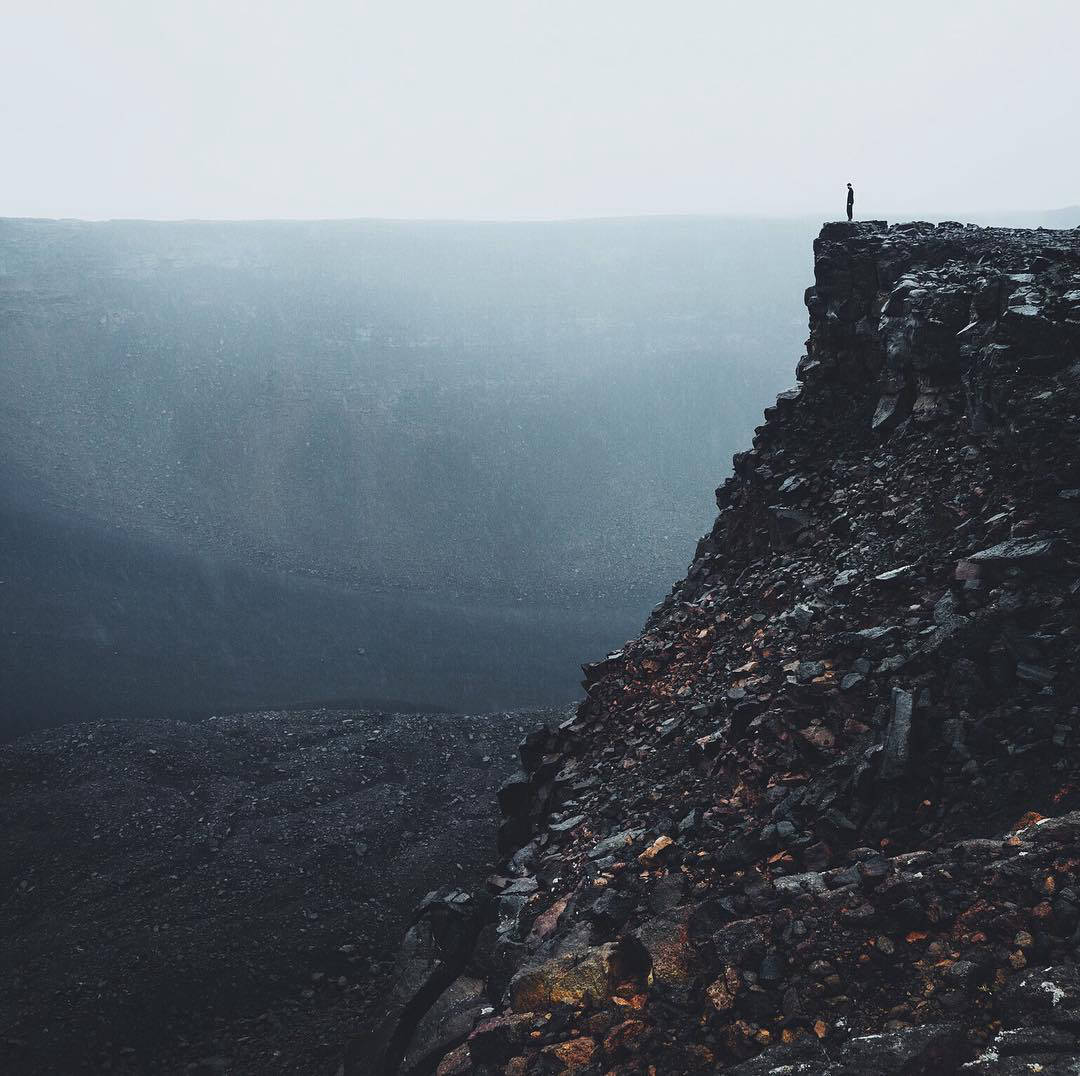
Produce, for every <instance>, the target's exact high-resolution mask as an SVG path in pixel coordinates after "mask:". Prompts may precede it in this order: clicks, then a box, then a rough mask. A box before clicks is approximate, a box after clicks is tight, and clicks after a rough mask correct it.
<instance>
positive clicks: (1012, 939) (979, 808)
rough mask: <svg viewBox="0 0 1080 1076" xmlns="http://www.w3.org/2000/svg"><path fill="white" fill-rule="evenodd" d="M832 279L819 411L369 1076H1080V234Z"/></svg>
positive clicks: (535, 758)
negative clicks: (720, 1074) (720, 1075)
mask: <svg viewBox="0 0 1080 1076" xmlns="http://www.w3.org/2000/svg"><path fill="white" fill-rule="evenodd" d="M814 253H815V267H814V277H815V282H814V285H813V286H812V287H811V288H810V289H809V290H808V291H807V294H806V304H807V307H808V309H809V314H810V338H809V341H808V345H807V353H806V355H805V356H804V358H803V359H802V360H801V361H800V362H799V364H798V371H797V376H798V381H799V386H798V387H797V388H796V389H793V390H791V391H789V392H786V393H784V394H782V395H781V396H780V397H779V398H778V400H777V402H776V405H775V406H774V407H771V408H770V409H769V410H768V411H767V412H766V421H765V423H764V425H762V426H761V427H759V428H758V430H757V433H756V436H755V438H754V442H753V447H752V448H751V449H750V450H748V451H746V452H743V453H740V454H739V455H738V456H736V457H735V469H734V471H735V473H734V475H733V477H732V478H730V479H729V480H728V481H727V482H725V484H724V485H723V486H721V488H720V489H719V490H718V491H717V504H718V506H719V509H720V514H719V516H718V517H717V520H716V523H715V526H714V527H713V529H712V531H711V532H710V533H709V534H708V535H706V536H705V537H704V538H703V539H702V540H701V541H700V543H699V544H698V547H697V551H696V555H695V557H694V560H693V563H692V564H691V566H690V568H689V571H688V573H687V576H686V578H685V579H684V580H683V581H682V582H680V583H679V584H677V585H676V586H675V588H674V589H673V592H672V593H671V595H670V596H669V597H668V598H667V599H666V600H665V601H664V602H663V604H662V606H660V607H659V608H658V609H657V610H656V611H655V612H654V614H653V615H652V616H651V617H650V619H649V620H648V622H647V623H646V625H645V628H644V630H643V632H642V633H641V635H640V636H639V637H638V638H637V639H635V640H633V641H631V642H629V643H627V645H626V646H625V647H624V648H623V649H622V650H621V651H619V652H617V653H613V654H611V655H609V656H608V657H607V658H606V659H604V660H603V661H600V662H598V663H596V664H593V665H589V666H586V667H585V676H586V679H585V688H586V698H585V699H584V701H583V702H582V703H581V705H580V706H579V708H578V709H577V712H576V714H575V715H574V716H573V717H571V718H570V719H568V720H566V721H564V722H562V723H561V724H559V725H558V726H556V727H554V728H550V729H541V730H536V731H533V732H532V733H530V734H529V735H528V736H527V737H526V739H525V740H524V741H523V743H522V744H521V747H520V761H521V769H520V770H519V771H518V772H517V773H515V774H514V775H512V776H511V777H510V778H509V779H508V780H507V781H506V783H505V784H504V785H503V786H502V788H501V790H500V793H499V798H500V803H501V807H502V810H503V813H504V816H505V818H504V821H503V823H502V826H501V829H500V833H499V850H500V857H501V858H500V860H499V864H498V866H497V869H496V870H495V871H494V872H493V873H492V874H491V876H490V878H489V879H488V882H487V885H486V886H485V887H484V888H483V889H479V890H475V891H472V892H468V893H466V892H462V891H459V890H453V889H451V890H442V891H440V892H438V893H435V894H432V895H430V896H429V897H428V898H427V899H426V900H425V902H424V903H423V904H422V905H421V906H420V907H419V908H418V910H417V913H416V919H415V922H414V924H413V925H412V927H411V929H410V931H409V932H408V934H407V935H406V937H405V941H404V942H403V944H402V947H401V949H400V952H399V955H398V958H397V961H398V962H397V971H396V972H395V980H396V988H395V995H394V997H393V999H392V1004H391V1012H390V1015H389V1017H388V1018H387V1019H386V1020H385V1021H384V1022H383V1023H382V1024H381V1025H380V1026H379V1027H378V1028H377V1029H372V1030H371V1031H370V1033H368V1034H365V1035H361V1036H356V1037H354V1039H353V1040H352V1042H351V1043H350V1045H349V1047H348V1049H347V1051H346V1056H345V1061H344V1071H345V1072H346V1073H410V1074H414V1076H420V1074H422V1073H432V1072H437V1073H438V1074H439V1076H465V1074H472V1076H488V1074H494V1073H506V1074H526V1073H528V1074H540V1073H544V1074H547V1073H560V1072H576V1073H582V1074H589V1073H595V1074H600V1073H606V1074H611V1076H631V1074H635V1076H638V1074H640V1076H645V1074H649V1076H658V1074H664V1076H668V1074H677V1073H698V1072H701V1073H705V1072H716V1071H730V1072H732V1073H738V1074H740V1076H759V1074H760V1076H765V1074H776V1076H780V1074H785V1076H794V1074H807V1076H809V1074H828V1076H841V1074H850V1076H856V1074H858V1076H866V1074H875V1073H878V1074H884V1073H906V1074H920V1073H921V1074H927V1076H929V1074H945V1073H961V1072H962V1073H971V1074H987V1076H989V1074H1003V1076H1004V1074H1008V1076H1012V1074H1020V1073H1025V1074H1026V1073H1029V1072H1041V1073H1048V1074H1049V1073H1059V1074H1060V1073H1077V1072H1080V743H1078V734H1080V705H1078V703H1080V683H1078V670H1077V660H1076V659H1077V643H1078V638H1080V600H1078V599H1080V447H1078V445H1080V234H1078V233H1077V232H1064V231H1043V230H1038V231H1016V230H1005V229H981V228H975V227H970V226H962V225H959V224H955V223H943V224H939V225H932V224H923V223H913V224H904V225H896V226H893V227H888V226H887V225H886V224H885V223H883V222H864V223H860V224H855V225H847V224H832V225H826V226H825V228H824V229H823V231H822V232H821V235H820V237H819V238H818V240H817V241H816V243H815V248H814Z"/></svg>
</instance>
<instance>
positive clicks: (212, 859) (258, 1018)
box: [0, 710, 565, 1074]
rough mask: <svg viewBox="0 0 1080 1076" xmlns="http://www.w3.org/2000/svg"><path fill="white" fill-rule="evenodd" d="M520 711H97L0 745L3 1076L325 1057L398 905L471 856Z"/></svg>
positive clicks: (267, 1067) (476, 866)
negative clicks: (141, 716)
mask: <svg viewBox="0 0 1080 1076" xmlns="http://www.w3.org/2000/svg"><path fill="white" fill-rule="evenodd" d="M564 716H565V715H564V714H562V713H560V712H559V711H554V712H551V713H537V712H530V713H528V714H523V713H504V714H485V715H483V716H471V717H462V716H460V715H416V714H384V713H374V712H368V711H341V710H338V711H334V710H321V711H315V712H308V713H270V712H266V713H250V714H242V715H237V716H230V717H221V718H213V719H210V720H207V721H203V722H199V723H188V724H184V723H179V722H173V721H165V720H157V721H141V722H136V721H112V722H97V723H90V724H83V725H69V726H66V727H64V728H59V729H55V730H51V731H49V732H43V733H39V734H37V735H35V736H29V737H24V738H23V739H21V740H19V741H18V742H16V743H14V744H8V745H4V746H2V747H0V967H2V968H3V969H4V971H3V975H0V1070H2V1071H4V1072H7V1073H35V1074H37V1073H62V1074H68V1073H77V1072H105V1071H109V1072H140V1073H141V1072H168V1073H174V1072H191V1073H269V1072H283V1073H284V1072H295V1073H304V1074H310V1073H320V1072H326V1073H332V1072H334V1071H335V1070H336V1068H337V1067H338V1065H339V1063H340V1055H341V1040H342V1037H343V1031H342V1029H343V1028H345V1029H350V1028H351V1029H355V1032H356V1033H358V1032H359V1030H360V1029H362V1028H363V1027H365V1026H366V1025H367V1023H368V1022H369V1021H370V1020H372V1019H374V1018H375V1014H376V1013H377V1012H378V1011H380V1007H381V1003H382V999H383V996H384V993H385V991H386V990H387V988H388V986H389V973H390V972H391V971H392V967H393V965H392V962H391V958H392V957H393V953H394V949H395V947H396V944H397V940H398V938H399V937H400V936H401V934H402V932H403V931H404V930H405V929H406V927H407V926H408V917H409V912H410V910H411V909H412V907H413V905H414V904H415V903H416V902H417V901H418V900H419V899H420V898H421V897H422V896H423V895H424V893H425V892H427V891H428V890H429V889H431V888H432V887H434V886H436V885H437V884H439V883H441V882H443V881H445V880H446V879H447V877H448V876H449V877H454V878H456V879H458V880H459V881H460V882H461V883H462V884H466V885H468V884H473V885H475V884H479V883H481V882H482V880H483V877H484V875H485V874H486V873H487V872H488V871H489V870H490V869H491V861H492V856H493V850H494V829H495V826H494V819H495V817H496V810H495V805H494V792H495V787H496V785H497V784H498V782H499V781H500V780H501V779H502V778H503V777H504V776H505V775H506V774H507V773H508V772H510V770H512V768H513V745H514V744H515V743H516V741H517V740H518V739H520V736H521V733H522V731H523V730H524V729H526V728H528V727H531V726H532V725H533V724H534V723H535V722H536V721H537V720H541V721H543V720H547V721H548V722H550V723H554V722H556V721H557V720H559V719H561V718H562V717H564Z"/></svg>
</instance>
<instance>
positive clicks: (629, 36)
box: [0, 0, 1080, 218]
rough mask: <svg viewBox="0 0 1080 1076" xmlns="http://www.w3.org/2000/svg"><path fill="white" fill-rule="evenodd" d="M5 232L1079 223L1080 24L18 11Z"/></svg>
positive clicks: (39, 4) (1047, 0) (358, 11)
mask: <svg viewBox="0 0 1080 1076" xmlns="http://www.w3.org/2000/svg"><path fill="white" fill-rule="evenodd" d="M0 9H2V19H0V26H2V32H0V216H78V217H89V218H101V217H117V216H122V217H163V218H171V217H225V218H251V217H369V216H385V217H493V218H507V217H511V218H516V217H573V216H589V215H599V214H623V213H627V214H629V213H763V214H769V215H778V216H787V215H795V214H800V215H801V214H813V215H818V216H823V217H836V216H839V215H840V213H841V211H842V201H843V191H844V183H845V181H847V180H848V179H849V178H850V179H851V180H852V181H853V183H854V184H855V188H856V191H857V192H858V204H857V211H858V213H859V214H860V215H861V216H864V217H866V216H873V215H881V216H889V217H896V216H899V215H905V214H915V215H918V214H920V213H926V212H931V211H936V212H939V213H956V214H957V215H962V214H963V213H964V212H968V213H976V212H979V211H986V210H992V209H999V208H1011V209H1044V208H1054V207H1058V206H1062V205H1067V204H1075V203H1077V202H1080V136H1078V121H1080V72H1078V70H1077V67H1078V59H1077V45H1078V42H1080V3H1078V2H1076V0H1025V2H1019V0H977V2H974V0H905V2H904V3H878V2H871V0H858V2H856V0H851V2H848V0H813V2H810V0H772V2H768V0H738V2H731V0H712V2H708V0H663V2H661V0H536V2H532V0H379V2H363V0H352V2H344V0H342V2H337V0H306V2H299V0H298V2H287V0H254V2H244V0H168V2H165V0H130V2H129V0H69V2H62V0H61V2H56V0H52V2H50V0H0Z"/></svg>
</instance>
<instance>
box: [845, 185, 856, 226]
mask: <svg viewBox="0 0 1080 1076" xmlns="http://www.w3.org/2000/svg"><path fill="white" fill-rule="evenodd" d="M854 212H855V191H854V189H853V188H852V186H851V184H850V183H849V184H848V185H847V219H848V220H851V214H852V213H854Z"/></svg>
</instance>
